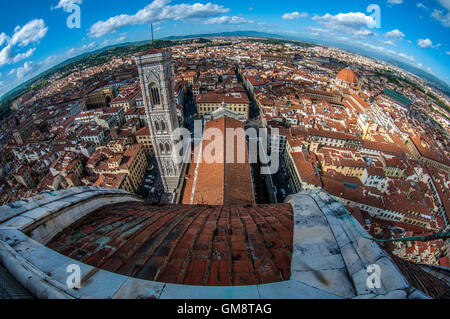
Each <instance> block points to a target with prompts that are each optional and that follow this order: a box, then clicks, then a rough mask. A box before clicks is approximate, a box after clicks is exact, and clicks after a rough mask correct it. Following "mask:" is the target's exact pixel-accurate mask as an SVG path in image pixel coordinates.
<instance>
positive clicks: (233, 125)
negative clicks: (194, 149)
mask: <svg viewBox="0 0 450 319" xmlns="http://www.w3.org/2000/svg"><path fill="white" fill-rule="evenodd" d="M213 128H216V129H219V130H220V131H221V132H222V135H223V145H222V147H223V149H222V150H220V154H215V156H216V157H221V160H219V163H206V162H205V159H204V158H203V159H202V161H201V163H199V164H198V165H197V163H192V164H191V166H190V170H189V175H190V176H191V178H190V179H189V180H188V184H189V186H188V187H185V192H186V191H190V192H191V193H192V192H194V201H193V202H192V203H191V200H190V199H191V196H190V194H183V198H184V201H183V203H184V204H208V205H247V204H250V205H251V204H253V203H254V201H255V200H254V193H253V182H252V177H251V169H250V164H249V158H248V153H247V148H246V147H245V152H244V154H245V162H244V163H238V158H237V156H238V154H239V152H238V151H237V150H236V149H237V147H238V146H239V145H240V142H242V143H243V145H246V144H245V143H246V141H245V135H242V139H243V140H240V137H238V138H235V145H234V157H235V160H234V162H233V163H227V153H226V151H227V145H228V144H227V139H228V138H227V133H228V132H227V129H228V128H230V129H243V124H242V122H240V121H238V120H234V119H231V118H228V117H222V118H220V119H217V120H213V121H209V122H208V123H207V124H206V130H208V129H213ZM213 142H214V138H213V141H206V140H204V141H203V147H202V152H203V154H204V153H207V152H205V150H206V149H207V148H208V147H212V145H211V144H212V143H213ZM214 143H215V142H214ZM203 157H204V156H203ZM195 171H197V178H196V179H195V178H194V176H195ZM194 180H195V181H194ZM236 181H239V183H236Z"/></svg>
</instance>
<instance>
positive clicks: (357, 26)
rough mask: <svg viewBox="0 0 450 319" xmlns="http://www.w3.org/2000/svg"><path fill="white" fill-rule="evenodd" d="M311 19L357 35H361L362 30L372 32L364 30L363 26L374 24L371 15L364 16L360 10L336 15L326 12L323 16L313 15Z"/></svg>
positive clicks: (370, 33)
mask: <svg viewBox="0 0 450 319" xmlns="http://www.w3.org/2000/svg"><path fill="white" fill-rule="evenodd" d="M312 19H313V20H315V21H317V22H318V23H319V24H321V25H323V26H325V27H327V28H329V29H333V30H337V31H340V32H344V33H348V34H356V35H357V36H358V35H361V34H362V32H365V33H366V35H372V34H373V33H372V32H366V31H367V29H365V28H366V27H368V26H372V25H375V24H376V22H375V20H374V19H373V18H372V17H370V16H366V15H365V14H364V13H362V12H349V13H339V14H337V15H331V14H329V13H327V14H325V15H324V16H318V15H315V16H314V17H313V18H312Z"/></svg>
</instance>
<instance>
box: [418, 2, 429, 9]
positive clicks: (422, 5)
mask: <svg viewBox="0 0 450 319" xmlns="http://www.w3.org/2000/svg"><path fill="white" fill-rule="evenodd" d="M417 8H422V9H427V7H426V6H425V5H424V4H423V3H422V2H418V3H417Z"/></svg>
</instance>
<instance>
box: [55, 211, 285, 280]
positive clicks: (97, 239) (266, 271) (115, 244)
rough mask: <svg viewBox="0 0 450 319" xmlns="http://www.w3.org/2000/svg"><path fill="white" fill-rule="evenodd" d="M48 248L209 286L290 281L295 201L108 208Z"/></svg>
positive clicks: (125, 270)
mask: <svg viewBox="0 0 450 319" xmlns="http://www.w3.org/2000/svg"><path fill="white" fill-rule="evenodd" d="M48 246H49V247H50V248H52V249H55V250H56V251H58V252H60V253H62V254H64V255H66V256H68V257H70V258H74V259H76V260H79V261H81V262H83V263H86V264H89V265H92V266H94V267H97V268H101V269H104V270H107V271H112V272H116V273H119V274H123V275H126V276H132V277H136V278H140V279H145V280H152V281H158V282H165V283H174V284H186V285H203V286H241V285H254V284H267V283H273V282H278V281H283V280H288V279H289V278H290V268H291V256H292V251H293V209H292V206H291V205H289V204H281V205H256V206H245V207H239V206H202V205H200V206H190V205H166V206H165V205H158V206H152V205H146V204H142V203H123V204H115V205H111V206H107V207H103V208H101V209H99V210H97V211H96V212H94V213H91V214H90V215H88V216H87V217H85V218H84V219H83V220H81V221H79V222H77V223H76V224H74V225H72V226H71V227H69V228H68V229H66V230H65V231H64V232H62V233H60V234H59V235H58V236H57V237H56V238H55V239H54V240H53V241H52V242H51V243H50V244H49V245H48Z"/></svg>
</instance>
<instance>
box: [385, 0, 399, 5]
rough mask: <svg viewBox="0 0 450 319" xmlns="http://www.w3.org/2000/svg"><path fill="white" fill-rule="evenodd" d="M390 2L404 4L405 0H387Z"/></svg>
mask: <svg viewBox="0 0 450 319" xmlns="http://www.w3.org/2000/svg"><path fill="white" fill-rule="evenodd" d="M387 2H388V3H389V4H402V3H403V0H387Z"/></svg>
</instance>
